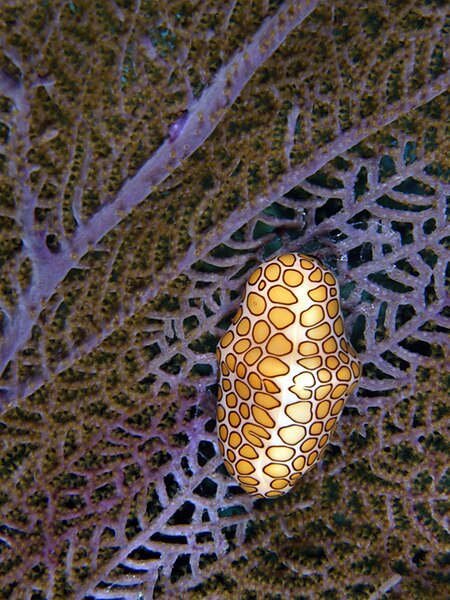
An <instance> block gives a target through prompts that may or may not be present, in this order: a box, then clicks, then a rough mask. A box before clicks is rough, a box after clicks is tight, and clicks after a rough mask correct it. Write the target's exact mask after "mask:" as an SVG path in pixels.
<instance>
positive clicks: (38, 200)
mask: <svg viewBox="0 0 450 600" xmlns="http://www.w3.org/2000/svg"><path fill="white" fill-rule="evenodd" d="M216 4H217V3H212V2H203V3H201V4H200V3H199V4H194V3H187V2H184V1H171V2H167V3H164V7H162V6H161V3H159V2H151V1H150V0H143V1H139V0H136V1H135V2H129V1H128V0H116V1H115V2H106V1H100V2H97V3H95V4H93V3H89V2H86V1H85V0H75V1H74V2H62V1H61V2H60V1H58V0H48V1H45V2H41V3H39V4H38V3H35V2H30V1H28V2H18V1H14V0H10V1H8V2H4V3H2V7H1V9H0V23H2V26H1V27H2V29H1V40H2V42H1V54H0V144H1V146H0V235H1V242H0V303H1V312H0V334H1V340H0V342H1V344H0V358H1V365H2V366H1V373H2V374H1V384H0V388H1V402H2V408H1V410H2V414H1V419H0V422H1V425H0V427H1V443H2V456H1V458H0V482H1V483H0V505H1V511H2V519H1V523H2V524H1V526H0V589H1V593H2V594H3V596H5V597H12V598H33V599H35V600H37V599H38V598H48V597H54V598H67V597H72V596H73V597H77V598H106V597H109V598H139V597H151V595H152V594H153V595H154V596H155V597H157V596H158V595H159V596H160V597H170V594H177V593H180V592H181V591H184V593H185V594H186V597H189V596H192V597H197V596H205V595H208V594H209V595H210V596H211V597H214V595H215V596H216V597H217V596H218V597H224V598H225V597H227V596H230V597H233V594H236V590H237V589H239V590H240V592H239V593H242V597H245V598H260V597H264V594H267V593H269V594H271V595H272V597H275V596H276V594H281V596H283V595H285V594H291V595H293V594H298V595H299V596H302V595H303V596H304V597H308V596H311V595H315V596H316V597H328V598H339V597H343V596H345V597H355V598H362V597H370V596H371V595H372V596H374V597H382V596H383V594H387V593H389V594H390V596H391V597H408V598H409V597H411V598H423V597H429V596H431V595H434V596H435V597H437V598H440V597H443V596H445V593H444V590H445V565H446V564H447V561H448V557H447V556H446V555H445V552H446V547H447V546H448V541H449V540H448V533H447V531H446V529H445V515H446V510H447V504H446V502H447V500H446V496H445V490H446V488H448V472H447V470H446V469H447V466H446V465H447V463H448V447H447V442H446V440H445V437H444V435H443V431H444V422H445V419H446V417H447V409H446V406H445V399H446V395H447V394H448V383H447V381H446V380H445V377H444V365H445V359H444V356H445V350H444V347H445V343H446V339H447V338H446V336H447V334H448V330H447V329H446V327H447V325H446V323H447V318H448V308H447V307H446V292H445V277H446V274H448V271H447V263H446V256H447V255H446V249H447V245H448V232H447V230H446V229H445V228H446V214H447V213H446V208H447V207H446V202H447V197H448V167H449V165H448V158H447V157H446V155H445V152H444V150H445V139H446V135H447V137H448V131H446V129H445V127H446V119H447V117H448V94H447V92H446V89H447V87H448V82H449V78H448V70H447V69H448V59H447V56H446V53H445V37H446V35H448V15H447V12H446V10H447V7H446V5H445V3H444V2H440V1H438V0H436V1H434V2H433V1H431V0H429V1H426V2H419V1H416V2H407V1H404V2H403V1H398V0H391V1H388V2H386V1H383V2H376V1H375V0H369V1H368V2H365V3H364V4H362V3H361V4H359V3H357V4H353V3H352V4H351V5H350V3H346V2H326V1H324V2H318V1H315V2H301V1H296V2H284V3H283V2H271V1H267V2H266V1H261V2H259V1H255V2H252V3H248V2H236V1H231V0H230V1H228V2H223V3H220V7H218V6H217V5H216ZM290 251H293V252H297V251H302V252H310V253H313V254H315V255H317V256H318V257H319V258H321V260H322V261H323V262H324V264H326V265H327V266H328V267H329V268H331V269H332V270H333V272H334V273H335V275H336V277H337V278H338V280H339V282H340V285H341V290H342V302H343V308H344V313H345V316H346V323H347V324H348V335H349V338H350V341H351V342H352V344H353V345H354V346H355V348H356V350H357V352H358V354H359V356H360V358H361V359H362V362H363V364H364V369H363V377H362V380H361V387H360V389H359V392H358V395H357V396H356V397H355V396H353V398H351V399H350V400H349V401H348V404H347V408H346V409H345V411H344V415H343V417H342V419H341V421H340V426H339V428H338V429H337V431H336V434H335V438H334V441H333V444H332V445H331V446H330V447H329V448H328V449H327V451H326V453H325V455H324V462H323V464H322V465H321V466H320V467H319V468H316V469H314V470H313V471H311V472H310V473H309V474H308V476H307V478H304V479H303V480H302V482H301V485H299V486H298V492H297V494H289V495H286V497H283V498H282V499H276V500H274V501H265V500H256V501H255V500H254V499H252V498H250V497H247V496H246V495H243V493H241V491H240V490H239V488H238V487H237V486H236V485H234V483H233V481H232V480H231V479H230V478H229V477H228V476H227V474H226V472H225V471H224V467H223V465H222V459H221V457H220V454H219V453H218V447H217V433H216V431H215V430H214V412H215V406H214V398H215V393H216V388H215V385H216V381H217V371H216V362H215V356H214V351H215V347H216V344H217V340H218V338H219V337H220V336H221V335H222V333H223V332H224V331H225V329H226V328H227V327H228V325H229V323H230V320H231V318H232V317H233V313H234V311H235V310H236V308H237V306H238V304H239V300H240V295H241V293H242V289H243V285H244V282H245V280H246V279H247V277H248V275H249V274H250V272H251V271H252V270H253V269H254V267H255V266H256V265H257V264H259V263H260V262H261V261H262V260H265V259H267V258H270V257H272V256H273V255H274V254H275V253H277V254H280V253H281V252H290ZM187 588H189V590H190V591H188V592H186V589H187Z"/></svg>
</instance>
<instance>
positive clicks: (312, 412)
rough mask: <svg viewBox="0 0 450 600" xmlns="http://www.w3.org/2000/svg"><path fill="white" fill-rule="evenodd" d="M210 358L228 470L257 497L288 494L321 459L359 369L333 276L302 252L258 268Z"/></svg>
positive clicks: (219, 424) (222, 451) (286, 255)
mask: <svg viewBox="0 0 450 600" xmlns="http://www.w3.org/2000/svg"><path fill="white" fill-rule="evenodd" d="M217 358H218V361H219V373H220V378H219V394H218V406H217V424H218V433H219V447H220V451H221V453H222V455H223V457H224V463H225V466H226V468H227V470H228V472H229V473H230V475H232V476H233V477H235V479H236V480H237V481H238V482H239V484H240V486H241V487H242V488H243V489H244V490H245V491H246V492H248V493H250V494H252V495H254V496H256V497H266V498H271V497H274V496H279V495H281V494H284V493H286V492H287V491H289V490H290V489H291V488H292V487H293V486H294V484H295V483H296V481H297V480H298V478H299V477H301V475H303V474H304V473H306V471H308V470H309V469H310V468H311V467H312V466H313V465H314V464H315V463H316V462H317V461H318V460H319V459H320V457H321V455H322V453H323V451H324V450H325V446H326V444H327V443H328V441H329V439H330V436H331V434H332V432H333V430H334V428H335V427H336V423H337V421H338V419H339V416H340V414H341V413H342V410H343V407H344V403H345V400H346V398H347V397H348V396H349V395H350V394H351V393H352V392H353V391H354V390H355V388H356V386H357V384H358V381H359V378H360V376H361V363H360V361H359V360H358V358H357V356H356V353H355V351H354V349H353V348H352V346H351V345H350V343H349V342H348V340H347V339H346V337H345V333H344V323H343V319H342V314H341V308H340V305H339V287H338V284H337V281H336V279H335V277H334V276H333V274H332V273H331V272H330V271H328V270H327V269H326V268H325V267H324V266H323V264H322V263H321V262H320V261H319V260H318V259H316V258H313V257H311V256H306V255H304V254H284V255H282V256H277V257H276V258H274V259H272V260H270V261H268V262H265V263H263V264H262V265H260V266H259V267H258V268H257V269H256V270H255V271H254V272H253V273H252V275H251V276H250V278H249V279H248V282H247V285H246V289H245V294H244V297H243V299H242V303H241V306H240V307H239V309H238V312H237V314H236V316H235V317H234V319H233V322H232V324H231V326H230V328H229V329H228V331H227V332H226V333H225V334H224V336H223V337H222V339H221V340H220V343H219V346H218V348H217Z"/></svg>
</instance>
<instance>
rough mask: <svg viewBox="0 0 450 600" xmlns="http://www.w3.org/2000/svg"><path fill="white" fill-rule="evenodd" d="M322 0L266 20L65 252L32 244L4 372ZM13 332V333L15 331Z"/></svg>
mask: <svg viewBox="0 0 450 600" xmlns="http://www.w3.org/2000/svg"><path fill="white" fill-rule="evenodd" d="M316 4H317V0H305V1H304V2H300V3H299V2H289V3H287V4H286V5H284V6H283V7H282V8H281V9H280V10H279V11H278V12H277V13H276V14H275V16H273V17H271V18H269V19H267V20H266V21H265V22H264V24H263V25H262V26H261V28H260V29H259V30H258V32H257V33H256V34H255V36H254V38H253V40H252V41H251V42H249V43H248V44H246V45H245V46H244V48H243V50H242V51H240V52H238V53H237V54H236V55H235V56H234V58H233V59H232V60H231V62H230V63H229V64H228V65H226V66H224V67H222V68H221V69H220V71H219V72H218V74H217V75H216V76H215V79H214V81H213V82H212V83H211V85H210V86H209V87H208V88H207V89H206V90H205V92H204V93H203V94H202V96H201V97H200V99H199V100H198V101H196V102H194V104H192V105H191V106H190V107H188V114H187V115H184V116H183V117H182V120H181V121H180V122H178V123H175V124H173V126H172V133H171V135H170V137H169V138H168V139H167V140H166V141H165V142H164V143H163V144H162V146H161V147H160V148H159V149H158V150H157V151H156V152H155V153H154V154H153V156H152V157H151V158H150V159H148V160H147V161H146V162H145V163H144V165H143V166H142V167H141V168H140V169H139V170H138V172H137V173H136V175H135V176H134V177H132V178H131V179H129V180H128V181H127V182H126V183H125V184H124V185H123V186H122V188H121V189H120V191H119V192H118V194H117V196H116V197H115V198H114V199H113V200H112V201H111V202H109V203H108V204H106V205H105V206H104V207H103V208H102V209H101V210H100V211H99V212H98V213H96V214H95V215H94V216H93V217H92V219H91V220H90V221H89V222H88V223H86V224H84V225H81V224H79V227H78V229H77V231H76V233H75V235H74V236H73V238H72V239H71V240H67V241H62V244H61V249H60V252H59V253H57V254H52V253H50V252H49V251H48V249H47V248H46V246H45V245H44V243H43V240H41V242H42V247H43V248H44V250H45V251H46V252H45V254H42V252H41V250H42V248H38V247H37V246H36V245H34V246H33V248H32V249H31V251H33V259H34V263H36V264H35V268H36V271H37V273H38V274H39V275H38V277H36V278H35V279H34V280H33V286H32V288H31V289H30V294H29V295H30V297H31V298H32V300H33V301H32V303H31V305H30V306H29V307H25V306H20V307H19V308H18V309H17V311H16V312H15V314H11V315H10V318H9V319H8V322H7V324H6V326H7V330H6V341H5V342H4V343H3V344H2V346H1V348H0V373H1V372H3V370H4V369H5V367H6V366H7V365H8V363H9V361H10V360H12V359H13V358H14V356H15V355H16V353H17V352H18V351H19V350H20V348H22V347H23V345H24V344H25V343H26V341H27V339H28V338H29V335H30V332H31V329H32V326H33V324H34V321H35V319H36V317H37V315H38V314H39V313H40V310H41V309H42V307H43V303H44V302H45V300H46V299H47V298H49V297H50V296H51V294H52V293H53V292H54V291H55V288H56V287H57V285H58V284H59V283H60V282H61V281H62V280H63V279H64V277H65V276H66V274H67V273H68V271H69V270H70V269H71V268H73V267H76V266H77V265H78V261H79V260H80V258H81V257H82V256H83V255H84V254H85V253H86V252H87V251H88V250H89V248H91V247H92V246H93V245H95V244H96V243H97V242H98V241H99V240H100V239H101V238H102V237H103V236H104V235H105V234H106V233H107V232H108V231H110V230H111V229H112V228H113V227H114V226H115V225H117V224H118V223H119V222H120V221H121V220H122V219H123V218H124V216H126V215H127V214H128V213H129V212H130V211H131V210H132V209H133V208H134V207H135V206H137V205H138V204H139V203H140V202H142V201H143V200H144V199H145V198H146V196H147V195H148V194H149V193H150V191H151V190H152V189H153V188H154V187H155V186H157V185H158V184H160V183H161V182H162V181H164V179H166V178H167V177H168V176H169V175H170V173H171V172H172V171H173V170H174V169H175V168H176V167H178V166H179V165H180V164H181V162H182V161H183V160H184V159H186V158H187V157H188V156H190V155H191V154H192V153H193V152H194V151H195V150H196V149H197V148H198V147H199V146H200V145H201V144H202V143H203V142H204V141H205V140H206V139H207V138H208V137H209V136H210V135H211V133H212V132H213V131H214V129H215V128H216V127H217V125H218V123H219V122H220V121H221V120H222V118H223V117H224V115H225V112H226V110H227V109H228V108H229V107H230V106H231V105H232V104H233V102H234V101H235V99H236V98H237V97H238V95H239V94H240V92H241V90H242V88H243V87H244V86H245V85H246V83H247V82H248V81H249V79H250V78H251V77H252V75H253V74H254V72H255V71H256V69H257V68H258V67H259V66H260V65H261V64H263V63H264V62H265V61H266V60H267V58H268V57H270V56H271V55H272V54H273V53H274V52H275V51H276V50H277V48H278V47H279V46H280V45H281V44H282V43H283V41H284V40H285V39H286V37H287V36H288V35H289V33H290V32H291V31H292V30H293V29H295V28H296V27H297V26H298V25H299V24H300V23H301V22H302V21H303V20H304V19H305V18H306V17H307V16H308V15H309V14H310V13H311V12H312V11H313V10H314V8H315V6H316ZM13 332H14V335H12V333H13Z"/></svg>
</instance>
